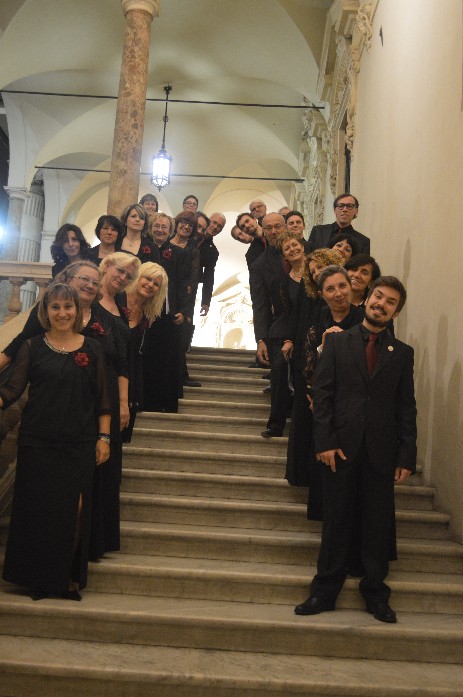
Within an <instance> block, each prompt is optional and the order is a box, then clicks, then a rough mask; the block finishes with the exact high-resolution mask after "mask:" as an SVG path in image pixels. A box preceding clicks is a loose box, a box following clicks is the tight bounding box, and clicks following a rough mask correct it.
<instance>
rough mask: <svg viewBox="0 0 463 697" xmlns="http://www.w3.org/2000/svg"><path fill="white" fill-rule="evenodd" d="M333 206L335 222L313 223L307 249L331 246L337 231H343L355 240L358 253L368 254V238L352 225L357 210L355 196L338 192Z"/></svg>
mask: <svg viewBox="0 0 463 697" xmlns="http://www.w3.org/2000/svg"><path fill="white" fill-rule="evenodd" d="M333 208H334V215H335V217H336V222H335V223H332V224H331V225H314V227H313V228H312V231H311V233H310V237H309V247H310V249H309V251H311V252H313V251H314V249H321V248H322V247H330V248H331V246H332V243H333V239H334V237H335V236H336V235H337V234H338V233H339V232H345V233H347V234H349V235H351V237H352V238H353V239H354V240H355V242H357V245H358V247H359V251H358V254H370V239H369V238H368V237H366V235H362V233H361V232H357V230H354V228H353V227H352V221H353V220H354V218H356V217H357V214H358V211H359V202H358V200H357V199H356V198H355V196H352V194H340V195H339V196H337V197H336V198H335V199H334V203H333Z"/></svg>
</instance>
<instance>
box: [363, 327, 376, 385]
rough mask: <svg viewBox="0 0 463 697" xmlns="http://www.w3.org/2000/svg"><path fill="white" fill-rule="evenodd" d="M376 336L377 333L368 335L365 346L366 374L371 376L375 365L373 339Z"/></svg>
mask: <svg viewBox="0 0 463 697" xmlns="http://www.w3.org/2000/svg"><path fill="white" fill-rule="evenodd" d="M377 338H378V335H377V334H370V336H369V337H368V342H367V345H366V348H365V356H366V359H367V368H368V375H369V376H370V377H371V376H372V375H373V373H374V371H375V366H376V350H375V341H376V339H377Z"/></svg>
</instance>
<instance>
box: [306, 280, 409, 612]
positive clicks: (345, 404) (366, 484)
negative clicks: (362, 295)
mask: <svg viewBox="0 0 463 697" xmlns="http://www.w3.org/2000/svg"><path fill="white" fill-rule="evenodd" d="M405 299H406V291H405V288H404V287H403V285H402V284H401V283H400V281H399V280H398V279H397V278H395V277H393V276H380V277H379V278H378V279H376V281H375V282H374V283H373V285H372V287H371V289H370V292H369V295H368V298H367V301H366V305H365V318H364V320H363V322H362V324H359V325H357V326H355V327H352V328H351V329H348V330H347V331H345V332H339V333H334V334H330V335H329V336H328V337H327V339H326V342H325V347H324V349H323V353H322V356H321V359H320V361H319V364H318V367H317V369H316V372H315V376H314V382H313V400H314V416H313V419H314V437H315V448H316V453H317V459H319V460H320V461H321V462H322V463H324V464H325V465H326V467H325V468H324V471H323V506H324V521H323V530H322V541H321V547H320V553H319V557H318V565H317V574H316V576H315V577H314V579H313V581H312V586H311V593H310V597H309V598H308V599H307V600H306V601H305V602H304V603H302V604H301V605H298V606H297V607H296V608H295V612H296V614H298V615H316V614H318V613H320V612H325V611H328V610H334V609H335V604H336V598H337V596H338V594H339V592H340V590H341V588H342V586H343V583H344V580H345V578H346V575H347V574H348V572H349V571H350V570H351V569H352V568H353V567H354V566H355V567H357V568H358V567H360V569H361V570H360V572H357V573H355V574H354V573H352V574H351V575H362V576H363V578H362V580H361V581H360V585H359V589H360V592H361V594H362V596H363V597H364V599H365V601H366V609H367V611H368V612H370V613H371V614H372V615H374V617H375V618H376V619H378V620H380V621H381V622H389V623H392V622H396V621H397V619H396V616H395V613H394V611H393V610H392V608H391V607H390V606H389V596H390V592H391V591H390V588H389V587H388V586H387V585H386V584H385V583H384V580H385V578H386V576H387V574H388V571H389V559H390V558H391V556H392V558H395V555H394V554H392V555H391V550H394V551H395V518H394V482H396V483H398V482H403V481H404V480H405V479H406V478H407V477H408V476H409V475H410V474H411V473H412V472H414V471H415V468H416V406H415V396H414V385H413V349H412V348H411V346H408V345H407V344H404V343H402V342H401V341H398V340H397V339H395V338H394V337H392V336H391V335H390V334H389V332H388V331H387V329H386V326H387V324H388V322H390V320H391V319H394V318H395V317H397V315H398V314H399V312H400V310H401V309H402V307H403V305H404V303H405Z"/></svg>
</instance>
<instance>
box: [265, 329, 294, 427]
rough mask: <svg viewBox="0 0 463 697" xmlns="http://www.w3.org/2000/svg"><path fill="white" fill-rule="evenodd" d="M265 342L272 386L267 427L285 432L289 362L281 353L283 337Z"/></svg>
mask: <svg viewBox="0 0 463 697" xmlns="http://www.w3.org/2000/svg"><path fill="white" fill-rule="evenodd" d="M265 343H266V346H267V350H268V354H269V359H270V387H271V391H270V416H269V419H268V421H267V428H271V429H272V430H274V431H281V432H283V429H284V427H285V424H286V418H287V416H288V404H289V387H288V363H287V361H286V360H285V358H284V356H283V354H282V353H281V347H282V346H283V339H266V340H265Z"/></svg>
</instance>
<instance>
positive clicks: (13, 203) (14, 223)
mask: <svg viewBox="0 0 463 697" xmlns="http://www.w3.org/2000/svg"><path fill="white" fill-rule="evenodd" d="M5 191H6V192H7V194H8V196H9V199H10V203H9V206H8V219H7V222H6V240H5V242H4V244H3V254H2V258H3V259H4V260H5V261H16V260H17V259H18V253H19V237H20V233H21V223H22V218H23V211H24V203H25V201H26V199H27V197H28V194H29V192H28V191H27V189H23V188H21V187H17V186H5Z"/></svg>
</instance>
